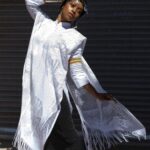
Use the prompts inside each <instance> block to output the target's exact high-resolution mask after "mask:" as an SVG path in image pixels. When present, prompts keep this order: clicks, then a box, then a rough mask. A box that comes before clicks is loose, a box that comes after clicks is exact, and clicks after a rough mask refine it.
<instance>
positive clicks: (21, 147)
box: [12, 130, 32, 150]
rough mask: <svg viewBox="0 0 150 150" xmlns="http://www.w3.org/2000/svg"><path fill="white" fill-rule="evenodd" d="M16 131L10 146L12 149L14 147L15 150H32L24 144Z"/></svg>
mask: <svg viewBox="0 0 150 150" xmlns="http://www.w3.org/2000/svg"><path fill="white" fill-rule="evenodd" d="M18 133H19V132H18V130H17V132H16V133H15V137H14V139H13V142H12V145H13V147H16V148H17V150H32V149H31V148H30V147H29V146H28V145H27V144H26V143H25V142H24V140H23V139H22V138H21V137H20V136H19V134H18Z"/></svg>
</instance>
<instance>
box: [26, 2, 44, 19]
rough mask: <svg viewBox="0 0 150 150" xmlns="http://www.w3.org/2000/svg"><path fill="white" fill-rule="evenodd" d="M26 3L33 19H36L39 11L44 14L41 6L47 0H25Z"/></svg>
mask: <svg viewBox="0 0 150 150" xmlns="http://www.w3.org/2000/svg"><path fill="white" fill-rule="evenodd" d="M25 3H26V8H27V10H28V12H29V13H30V15H31V17H32V18H33V19H35V17H36V14H37V13H38V12H39V11H40V12H41V13H43V14H44V12H43V11H42V10H41V8H40V7H39V6H40V5H43V4H44V3H45V0H25Z"/></svg>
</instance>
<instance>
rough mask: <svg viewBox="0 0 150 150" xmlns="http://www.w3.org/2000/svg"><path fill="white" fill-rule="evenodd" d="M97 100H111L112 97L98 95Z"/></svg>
mask: <svg viewBox="0 0 150 150" xmlns="http://www.w3.org/2000/svg"><path fill="white" fill-rule="evenodd" d="M98 98H99V100H113V96H112V94H110V93H99V94H98Z"/></svg>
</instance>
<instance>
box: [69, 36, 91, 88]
mask: <svg viewBox="0 0 150 150" xmlns="http://www.w3.org/2000/svg"><path fill="white" fill-rule="evenodd" d="M85 43H86V39H85V40H84V42H83V43H81V45H80V46H79V47H78V48H77V49H76V50H75V52H74V53H73V55H72V56H71V58H70V59H69V69H70V75H71V78H72V80H73V81H74V83H75V85H76V87H77V88H80V87H82V86H84V85H86V84H88V83H89V80H88V77H87V75H86V73H85V71H84V68H83V66H82V65H83V64H82V60H81V56H82V54H83V50H84V46H85Z"/></svg>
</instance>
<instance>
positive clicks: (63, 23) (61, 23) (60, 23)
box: [55, 19, 71, 29]
mask: <svg viewBox="0 0 150 150" xmlns="http://www.w3.org/2000/svg"><path fill="white" fill-rule="evenodd" d="M55 22H56V23H57V24H58V25H60V26H62V27H64V28H66V29H68V28H70V27H71V23H70V22H67V21H63V22H58V20H57V19H56V20H55Z"/></svg>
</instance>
